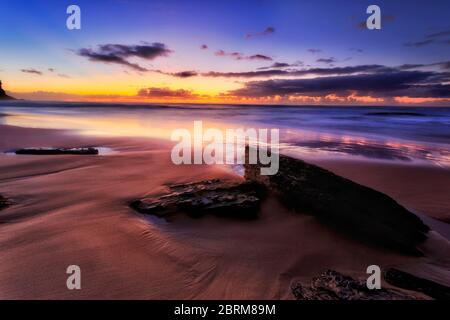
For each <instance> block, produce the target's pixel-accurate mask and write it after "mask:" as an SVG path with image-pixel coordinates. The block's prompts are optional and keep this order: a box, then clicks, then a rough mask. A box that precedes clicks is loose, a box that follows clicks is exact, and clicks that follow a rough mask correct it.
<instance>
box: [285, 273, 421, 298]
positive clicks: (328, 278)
mask: <svg viewBox="0 0 450 320" xmlns="http://www.w3.org/2000/svg"><path fill="white" fill-rule="evenodd" d="M292 293H293V295H294V297H295V298H296V299H297V300H412V299H416V298H415V297H413V296H410V295H406V294H403V293H400V292H397V291H394V290H387V289H373V290H371V289H369V288H367V285H366V282H365V281H357V280H355V279H353V278H351V277H348V276H345V275H343V274H341V273H339V272H337V271H334V270H327V271H325V272H323V273H322V274H320V275H319V276H318V277H315V278H313V279H312V280H311V283H310V285H309V286H304V285H302V284H301V283H299V282H297V283H295V284H294V285H293V286H292Z"/></svg>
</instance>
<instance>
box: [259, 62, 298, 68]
mask: <svg viewBox="0 0 450 320" xmlns="http://www.w3.org/2000/svg"><path fill="white" fill-rule="evenodd" d="M302 65H303V62H302V61H297V62H295V63H285V62H274V63H272V64H271V65H270V66H268V67H259V68H258V70H267V69H283V68H289V67H298V66H302Z"/></svg>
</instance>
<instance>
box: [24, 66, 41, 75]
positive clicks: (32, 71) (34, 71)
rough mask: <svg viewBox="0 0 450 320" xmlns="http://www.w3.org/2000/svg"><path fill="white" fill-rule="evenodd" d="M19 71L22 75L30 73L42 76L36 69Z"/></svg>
mask: <svg viewBox="0 0 450 320" xmlns="http://www.w3.org/2000/svg"><path fill="white" fill-rule="evenodd" d="M20 71H22V72H24V73H31V74H37V75H39V76H42V74H43V73H42V71H39V70H36V69H31V68H30V69H20Z"/></svg>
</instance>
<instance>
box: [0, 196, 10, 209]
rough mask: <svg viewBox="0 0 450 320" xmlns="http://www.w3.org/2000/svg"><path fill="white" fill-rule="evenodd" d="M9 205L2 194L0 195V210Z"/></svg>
mask: <svg viewBox="0 0 450 320" xmlns="http://www.w3.org/2000/svg"><path fill="white" fill-rule="evenodd" d="M9 205H10V202H9V201H8V200H7V199H6V198H4V197H3V196H1V195H0V210H2V209H4V208H6V207H8V206H9Z"/></svg>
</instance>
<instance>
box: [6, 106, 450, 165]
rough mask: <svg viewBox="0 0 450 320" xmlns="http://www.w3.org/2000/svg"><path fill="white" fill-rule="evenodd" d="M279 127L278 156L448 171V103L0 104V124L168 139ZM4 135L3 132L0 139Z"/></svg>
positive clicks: (449, 153) (449, 155) (449, 140)
mask: <svg viewBox="0 0 450 320" xmlns="http://www.w3.org/2000/svg"><path fill="white" fill-rule="evenodd" d="M195 120H201V121H203V123H204V126H205V127H209V128H218V129H227V128H238V127H242V128H249V127H252V128H268V129H272V128H277V129H280V148H281V152H282V153H287V154H295V155H297V156H298V157H301V158H305V159H314V158H325V159H327V158H333V159H359V160H370V161H394V162H402V163H412V164H416V163H420V164H425V165H437V166H440V167H444V168H450V107H367V106H361V107H355V106H282V105H279V106H278V105H277V106H274V105H270V106H267V105H264V106H256V105H245V106H242V105H241V106H236V105H174V104H169V105H162V104H160V105H157V104H152V105H148V104H146V105H142V104H105V103H61V102H29V101H15V102H9V101H8V102H0V124H5V125H12V126H21V127H31V128H50V129H64V130H70V131H73V132H75V133H77V134H81V135H97V136H112V137H117V136H121V137H127V136H129V137H149V138H158V139H167V140H168V139H170V135H171V132H172V131H173V130H174V129H177V128H186V129H192V126H193V121H195ZM3 138H4V137H3Z"/></svg>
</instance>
